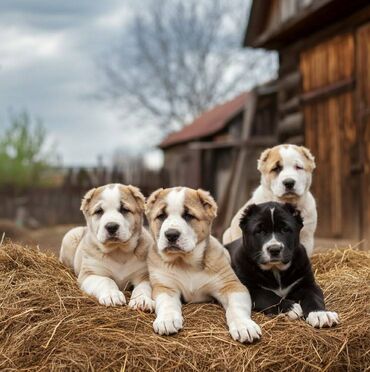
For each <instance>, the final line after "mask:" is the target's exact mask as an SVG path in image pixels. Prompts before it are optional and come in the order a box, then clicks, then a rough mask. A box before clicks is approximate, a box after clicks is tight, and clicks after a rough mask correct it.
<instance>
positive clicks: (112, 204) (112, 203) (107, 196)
mask: <svg viewBox="0 0 370 372" xmlns="http://www.w3.org/2000/svg"><path fill="white" fill-rule="evenodd" d="M120 203H121V194H120V191H119V186H118V185H114V186H112V187H107V188H106V189H105V190H104V191H103V192H102V195H101V198H100V200H99V201H98V202H97V203H96V204H95V205H93V206H92V209H93V210H94V211H95V210H97V209H99V208H102V209H103V211H104V213H103V215H101V216H98V215H94V216H93V217H92V219H91V222H90V229H91V230H92V231H93V232H94V234H95V236H96V238H97V240H98V242H100V243H102V244H104V243H105V242H106V241H107V239H108V238H109V234H108V232H107V229H106V228H105V226H106V225H107V224H108V223H117V224H118V225H119V229H118V231H117V238H118V239H120V240H121V241H122V242H126V241H128V240H129V239H130V238H131V236H132V229H131V224H130V223H129V221H128V220H127V218H126V217H125V216H124V215H122V213H120V212H119V208H120Z"/></svg>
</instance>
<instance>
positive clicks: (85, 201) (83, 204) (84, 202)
mask: <svg viewBox="0 0 370 372" xmlns="http://www.w3.org/2000/svg"><path fill="white" fill-rule="evenodd" d="M95 191H96V188H95V187H94V188H93V189H91V190H89V191H88V192H87V193H86V194H85V196H84V197H83V198H82V201H81V207H80V210H81V211H82V212H84V213H86V212H87V209H88V207H89V203H90V201H91V199H92V198H93V196H94V192H95Z"/></svg>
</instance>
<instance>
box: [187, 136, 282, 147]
mask: <svg viewBox="0 0 370 372" xmlns="http://www.w3.org/2000/svg"><path fill="white" fill-rule="evenodd" d="M275 144H276V137H274V136H255V137H252V138H249V139H247V140H238V141H236V140H233V141H227V142H226V141H225V142H192V143H190V144H189V149H190V150H199V149H201V150H217V149H222V148H240V147H247V146H270V145H275Z"/></svg>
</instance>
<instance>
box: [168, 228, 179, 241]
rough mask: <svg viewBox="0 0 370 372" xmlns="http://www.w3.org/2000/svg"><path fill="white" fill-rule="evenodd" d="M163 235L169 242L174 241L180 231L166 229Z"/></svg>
mask: <svg viewBox="0 0 370 372" xmlns="http://www.w3.org/2000/svg"><path fill="white" fill-rule="evenodd" d="M164 235H165V236H166V238H167V240H168V241H169V242H170V243H176V241H177V239H178V238H179V236H180V231H179V230H176V229H168V230H167V231H166V232H165V233H164Z"/></svg>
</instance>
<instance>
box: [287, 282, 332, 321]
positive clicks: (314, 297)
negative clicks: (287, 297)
mask: <svg viewBox="0 0 370 372" xmlns="http://www.w3.org/2000/svg"><path fill="white" fill-rule="evenodd" d="M292 295H293V296H294V297H298V298H299V299H300V304H301V307H302V310H303V315H304V317H305V319H306V322H307V323H308V324H310V325H311V326H312V327H315V328H323V327H332V326H335V325H337V324H338V323H339V317H338V314H337V313H336V312H334V311H326V309H325V302H324V294H323V293H322V290H321V288H320V287H319V286H318V285H317V284H316V283H308V284H306V285H302V286H301V287H300V288H299V290H297V291H295V292H293V294H292Z"/></svg>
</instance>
